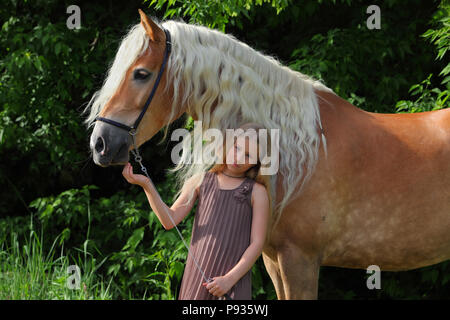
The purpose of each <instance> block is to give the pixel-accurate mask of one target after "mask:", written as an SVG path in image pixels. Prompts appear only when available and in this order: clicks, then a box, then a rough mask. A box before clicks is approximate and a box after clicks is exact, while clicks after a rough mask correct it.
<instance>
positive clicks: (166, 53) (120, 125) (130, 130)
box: [95, 28, 172, 136]
mask: <svg viewBox="0 0 450 320" xmlns="http://www.w3.org/2000/svg"><path fill="white" fill-rule="evenodd" d="M163 30H164V33H165V34H166V48H165V49H164V58H163V62H162V64H161V68H160V69H159V72H158V76H157V78H156V80H155V84H154V85H153V88H152V91H151V92H150V94H149V96H148V98H147V101H146V102H145V105H144V108H143V109H142V111H141V113H140V114H139V117H138V118H137V119H136V121H135V122H134V124H133V125H132V126H131V127H130V126H128V125H126V124H123V123H120V122H117V121H115V120H111V119H107V118H103V117H96V118H95V120H96V121H102V122H105V123H108V124H111V125H113V126H116V127H118V128H120V129H123V130H126V131H128V133H130V135H132V136H134V135H135V134H136V131H137V128H138V126H139V123H140V122H141V120H142V118H143V117H144V115H145V113H146V112H147V109H148V107H149V106H150V103H151V102H152V100H153V97H154V96H155V92H156V89H158V85H159V83H160V82H161V77H162V74H163V73H164V69H165V67H166V64H167V60H168V59H169V54H170V52H171V50H172V42H171V38H170V32H169V31H168V30H166V29H164V28H163Z"/></svg>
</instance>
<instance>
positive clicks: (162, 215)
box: [122, 163, 198, 230]
mask: <svg viewBox="0 0 450 320" xmlns="http://www.w3.org/2000/svg"><path fill="white" fill-rule="evenodd" d="M122 174H123V176H124V177H125V179H126V180H127V181H128V182H129V183H132V184H137V185H139V186H141V187H142V188H143V189H144V192H145V195H146V196H147V200H148V202H149V204H150V207H151V208H152V210H153V212H155V214H156V216H157V217H158V219H159V221H160V222H161V224H162V226H163V227H164V229H166V230H170V229H172V228H173V227H174V225H173V223H172V221H171V220H170V218H169V217H168V216H167V215H168V214H170V215H171V216H172V219H173V220H174V222H175V225H177V224H178V223H180V222H181V221H182V220H183V219H184V218H185V217H186V216H187V215H188V213H189V212H190V211H191V209H192V207H193V206H194V203H195V200H196V199H197V196H198V188H196V189H195V194H194V197H193V198H192V199H191V201H190V202H189V203H188V204H187V205H182V204H183V203H184V202H186V200H187V197H188V190H190V189H192V186H191V184H192V180H187V181H186V183H185V184H184V186H183V189H182V190H183V191H182V192H181V194H180V196H179V197H178V198H177V200H176V201H175V202H174V204H173V205H172V207H170V208H169V207H168V206H167V205H166V204H165V203H164V201H163V200H162V199H161V196H160V195H159V193H158V190H156V187H155V185H154V184H153V181H152V180H151V179H148V178H147V177H146V176H144V175H141V174H134V173H133V167H132V166H131V165H130V164H129V163H128V164H126V165H125V167H124V168H123V171H122Z"/></svg>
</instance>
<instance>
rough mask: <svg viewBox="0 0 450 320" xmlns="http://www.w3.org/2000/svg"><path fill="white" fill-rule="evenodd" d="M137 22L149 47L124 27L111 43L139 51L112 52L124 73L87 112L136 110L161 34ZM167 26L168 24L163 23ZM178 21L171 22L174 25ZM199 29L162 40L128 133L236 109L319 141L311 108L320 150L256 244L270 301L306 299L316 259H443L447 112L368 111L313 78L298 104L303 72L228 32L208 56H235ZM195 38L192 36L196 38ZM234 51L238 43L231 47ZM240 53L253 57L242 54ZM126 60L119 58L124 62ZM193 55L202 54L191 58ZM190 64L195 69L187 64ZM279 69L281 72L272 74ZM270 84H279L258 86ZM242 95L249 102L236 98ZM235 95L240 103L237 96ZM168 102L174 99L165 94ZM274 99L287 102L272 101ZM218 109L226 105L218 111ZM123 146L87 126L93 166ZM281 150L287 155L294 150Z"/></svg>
mask: <svg viewBox="0 0 450 320" xmlns="http://www.w3.org/2000/svg"><path fill="white" fill-rule="evenodd" d="M141 24H142V26H143V28H144V29H145V33H146V37H148V38H149V44H148V47H149V48H147V47H146V46H145V41H143V40H144V38H143V37H144V36H143V35H142V34H141V35H139V34H138V36H136V35H135V34H134V33H133V34H131V36H130V39H131V40H130V41H129V42H128V43H127V45H125V46H124V47H123V48H124V49H123V50H127V49H126V48H128V46H129V45H130V43H132V42H133V41H135V40H134V39H135V38H136V39H138V40H139V39H140V40H139V41H140V42H142V43H143V44H142V45H141V47H142V49H139V50H141V51H140V52H139V51H136V52H135V53H134V55H135V57H136V61H135V62H132V61H131V60H132V59H131V58H129V53H128V52H126V51H123V52H122V53H121V55H122V57H119V58H117V59H116V62H115V63H114V64H113V66H112V69H111V70H112V71H111V72H110V74H112V75H113V76H114V72H115V70H116V71H117V70H119V71H120V70H121V72H122V73H123V74H124V75H125V76H124V79H125V80H124V81H122V82H120V81H119V80H120V77H117V78H115V77H113V76H111V77H110V78H108V80H107V81H106V82H105V85H104V88H105V89H104V90H103V89H102V91H101V92H100V94H99V95H98V96H97V99H96V100H95V102H94V104H93V105H94V107H93V108H92V110H91V115H90V119H91V121H92V119H94V118H95V117H96V116H97V115H100V116H102V117H108V118H111V119H114V120H115V121H120V122H121V123H125V124H127V125H131V124H132V123H133V122H134V121H135V119H136V117H137V116H138V115H139V112H140V110H141V109H142V105H144V102H145V100H146V98H147V94H148V92H149V91H150V90H151V88H152V85H153V82H154V80H153V79H154V78H152V77H151V76H150V75H151V74H152V73H153V74H156V73H157V71H158V68H159V66H160V65H161V61H162V56H163V51H164V41H165V38H166V37H165V35H164V32H163V31H162V30H161V29H160V28H159V27H158V26H157V25H156V24H155V23H154V22H153V21H151V20H150V19H148V18H147V17H146V16H145V14H144V13H142V12H141ZM171 27H172V28H175V27H176V26H174V25H173V24H172V25H171ZM177 28H178V27H177ZM179 28H180V32H181V31H182V30H181V29H182V28H185V27H184V26H180V27H179ZM192 28H193V27H192ZM175 31H178V30H175ZM138 32H141V31H139V30H138ZM202 32H204V34H203V35H201V34H200V33H198V34H196V33H195V30H193V29H189V30H188V32H187V33H185V34H184V35H183V36H180V35H179V34H178V35H177V34H175V41H178V42H175V43H174V46H173V48H174V51H175V54H174V51H172V57H171V58H172V60H174V59H179V60H182V61H172V62H171V63H172V64H173V66H172V69H170V68H169V70H168V71H167V72H166V73H165V74H164V75H163V77H162V79H161V85H160V88H159V89H158V91H157V93H156V95H155V99H153V102H152V106H151V107H150V109H149V111H148V112H147V113H146V114H145V116H144V118H143V121H142V125H141V126H140V129H139V132H138V134H137V135H136V140H137V144H138V145H140V144H142V143H143V142H144V141H147V140H149V139H150V138H151V137H152V136H154V135H155V134H156V133H157V132H158V131H159V130H160V129H161V128H163V127H164V126H165V125H167V124H169V123H170V122H171V121H173V120H174V119H176V118H178V117H180V116H181V115H182V114H183V113H184V112H187V113H188V114H190V115H191V116H192V117H193V118H194V119H198V118H201V119H203V120H208V119H210V118H211V119H212V120H211V121H212V122H211V123H209V125H211V124H215V125H222V129H223V126H224V122H222V121H228V120H230V121H231V122H228V123H225V126H228V125H229V124H230V123H231V124H235V123H238V121H237V117H238V115H239V116H241V115H242V114H245V115H246V118H247V120H249V121H256V122H258V121H259V122H261V123H269V124H270V125H273V123H275V122H277V121H278V123H277V126H278V127H281V129H282V132H281V135H283V134H285V135H287V134H292V135H296V134H297V131H298V132H300V131H301V135H300V136H302V137H307V138H308V141H320V140H318V139H316V138H317V136H319V134H316V133H315V132H314V131H315V130H316V127H315V126H313V125H315V124H311V123H308V122H305V121H304V120H305V119H314V118H317V117H318V115H316V113H318V114H320V120H321V125H322V128H323V130H324V134H325V136H326V141H327V156H326V154H325V152H324V149H323V147H324V145H323V144H320V146H319V150H318V157H317V162H316V166H315V168H314V171H313V172H312V175H311V176H310V179H309V180H307V183H306V184H304V186H303V189H299V190H301V191H302V192H301V193H300V195H299V196H298V197H296V198H295V197H294V198H293V200H292V201H291V202H290V203H289V204H288V205H287V206H286V207H285V208H284V210H283V211H282V214H281V215H280V219H279V222H278V224H276V227H275V228H274V230H273V232H272V234H271V237H270V242H268V243H267V245H266V246H265V248H264V251H263V259H264V263H265V265H266V268H267V271H268V272H269V275H270V277H271V279H272V281H273V283H274V285H275V289H276V293H277V296H278V298H279V299H302V298H316V297H317V291H318V275H319V269H320V266H338V267H346V268H364V269H365V268H367V267H368V266H370V265H378V266H379V267H380V269H381V270H382V271H383V270H392V271H394V270H409V269H414V268H419V267H423V266H427V265H431V264H435V263H438V262H441V261H444V260H447V259H449V258H450V110H448V109H446V110H440V111H433V112H425V113H417V114H377V113H369V112H365V111H362V110H360V109H358V108H356V107H354V106H353V105H351V104H350V103H348V102H347V101H345V100H343V99H341V98H339V97H338V96H336V95H335V94H334V93H332V92H331V90H329V91H327V90H326V87H324V89H323V90H319V89H320V87H321V86H320V85H317V86H316V85H315V84H314V91H313V92H315V94H316V95H317V97H318V100H317V101H318V107H317V108H318V112H317V108H316V107H315V106H314V104H307V103H303V104H298V103H299V101H300V102H302V101H306V100H308V99H309V100H308V101H312V102H314V101H315V100H314V99H311V95H310V92H312V91H310V90H311V86H312V85H310V84H306V81H305V83H303V82H302V81H303V80H302V79H304V77H303V76H300V75H297V74H293V73H292V71H289V70H286V69H282V68H281V67H280V66H278V65H276V64H274V63H272V62H271V61H270V60H265V58H262V57H260V56H258V57H257V56H256V53H254V52H253V51H251V50H248V48H247V47H245V46H243V45H239V46H240V47H239V48H238V47H234V48H233V47H232V46H233V45H234V43H233V41H234V40H233V41H230V40H229V39H225V40H226V43H225V44H223V47H222V48H221V49H220V50H217V49H216V48H214V47H212V50H211V54H216V55H222V56H220V57H221V59H226V56H225V55H224V50H230V53H229V54H230V55H233V54H235V55H236V56H235V57H232V59H231V60H230V61H229V62H228V63H222V60H218V59H217V57H214V56H212V55H209V54H207V55H204V56H203V57H202V56H201V54H202V50H206V49H207V47H201V46H202V45H205V42H206V41H211V43H210V44H208V47H211V46H214V45H218V43H220V42H219V39H216V37H217V38H219V36H218V35H215V34H212V32H211V34H209V33H208V32H205V31H202ZM191 35H193V36H192V38H191V40H190V41H192V42H194V41H197V43H196V44H195V45H196V46H197V48H200V49H197V50H198V51H196V52H195V53H194V54H191V55H190V56H188V58H189V59H190V60H188V58H186V55H187V52H189V51H188V49H186V50H185V48H184V47H183V46H182V45H183V44H182V43H181V42H183V41H187V40H186V39H185V37H187V36H191ZM200 36H201V37H203V40H198V39H199V38H200ZM134 37H135V38H134ZM221 41H224V40H223V39H222V40H221ZM189 45H190V46H186V47H187V48H189V50H194V48H196V47H195V46H193V45H191V44H189ZM177 46H178V47H177ZM227 46H229V47H230V48H231V49H228V47H227ZM238 49H239V50H240V51H236V50H238ZM177 50H178V51H177ZM183 50H184V51H183ZM120 52H121V51H120V49H119V53H120ZM236 52H239V54H236ZM118 55H119V54H118ZM183 55H185V56H183ZM245 55H253V56H252V57H251V59H248V60H246V58H245ZM174 57H177V58H174ZM124 59H125V60H124ZM126 59H129V60H130V61H129V64H128V65H127V64H125V66H124V63H123V61H126ZM201 59H204V61H203V62H202V63H199V62H198V61H200V60H201ZM214 59H215V60H214ZM233 59H234V60H233ZM255 59H259V60H258V61H259V62H258V63H260V64H259V65H250V64H251V63H253V62H254V61H256V60H255ZM209 60H211V61H213V60H214V61H215V62H216V67H218V71H217V72H215V71H214V70H211V69H208V66H206V65H205V64H207V63H208V62H209ZM238 62H239V63H242V66H241V67H238V66H236V67H234V66H233V65H232V63H238ZM196 63H197V65H196V67H197V68H199V69H200V70H194V71H195V72H192V70H193V69H194V65H195V64H196ZM211 64H212V63H211ZM246 64H247V65H246ZM230 66H232V67H233V68H231V69H230V68H229V67H230ZM182 68H186V70H187V71H186V72H185V73H184V74H183V73H181V75H180V76H179V79H178V80H173V81H174V83H169V81H168V79H171V78H169V77H168V75H167V73H168V72H169V71H170V70H175V71H179V70H181V69H182ZM201 68H203V69H201ZM226 68H229V69H226ZM269 68H270V69H269ZM264 69H268V70H269V71H270V72H267V70H266V71H264ZM136 70H147V71H145V74H147V75H149V76H148V80H142V79H140V80H139V79H133V75H134V74H136ZM200 71H201V72H200ZM240 72H242V73H240ZM245 72H246V73H245ZM220 73H223V74H220ZM199 75H200V76H202V77H203V78H201V77H200V76H199ZM195 76H196V77H197V78H194V77H195ZM225 76H229V78H225V79H222V80H220V81H223V82H222V83H221V82H218V81H217V79H216V78H217V77H222V78H224V77H225ZM241 76H242V77H241ZM190 77H193V79H197V82H198V83H193V81H194V80H191V78H190ZM271 77H272V78H271ZM284 78H286V79H289V81H286V82H285V83H281V84H280V82H282V81H284V80H283V79H284ZM183 81H184V82H183ZM241 85H242V86H246V87H245V88H246V89H245V90H241V89H242V88H241V87H240V86H241ZM276 85H279V87H277V88H273V91H274V92H269V91H270V89H272V87H275V86H276ZM161 88H162V89H161ZM293 88H300V90H301V93H298V96H295V94H296V93H295V92H294V91H293ZM219 89H220V90H219ZM187 90H191V91H193V92H195V90H198V91H196V92H197V93H196V94H192V95H191V97H190V98H189V99H188V100H189V101H190V103H191V106H190V107H188V106H187V103H186V100H183V99H181V97H182V96H183V91H187ZM214 90H216V91H214ZM223 90H227V91H226V95H225V96H219V94H220V93H221V92H222V91H223ZM233 90H234V91H233ZM283 90H284V91H283ZM235 91H237V92H235ZM174 92H175V93H174ZM252 94H253V96H254V101H246V100H245V99H246V98H247V97H248V96H251V95H252ZM264 94H267V100H266V99H265V98H266V97H264V99H261V95H264ZM282 94H284V95H286V97H288V98H285V97H283V96H282ZM233 95H235V97H234V96H233ZM174 96H175V97H177V98H174ZM277 97H278V98H277ZM231 98H233V99H235V100H233V99H231ZM195 99H197V100H195ZM224 99H225V100H226V99H228V100H226V101H225V102H226V103H227V106H226V108H225V107H224V106H223V105H220V103H222V102H223V101H224ZM240 99H243V100H245V101H242V103H241V102H240ZM277 99H278V100H277ZM178 100H180V103H177V104H174V101H178ZM267 101H270V102H267ZM312 102H311V103H312ZM174 105H176V108H175V107H174ZM205 105H206V106H207V107H205ZM285 105H288V106H289V108H290V109H289V108H286V109H282V108H284V107H285ZM171 107H172V108H171ZM238 107H239V108H241V110H237V111H240V113H238V112H234V111H235V110H233V108H238ZM244 108H247V109H246V110H243V109H244ZM270 108H275V110H271V109H270ZM300 108H302V109H301V110H300ZM216 109H217V110H216ZM224 109H226V110H224ZM227 110H228V112H230V113H226V112H227ZM230 110H231V111H230ZM258 112H259V113H258ZM283 112H285V113H286V114H288V116H286V117H287V118H288V119H282V121H284V122H288V121H291V123H289V128H286V127H285V126H284V127H283V126H282V125H281V120H280V118H279V117H280V114H281V116H283V115H282V113H283ZM169 114H170V115H169ZM268 116H271V117H272V118H271V119H270V121H266V120H267V117H268ZM258 117H259V118H258ZM277 117H278V118H277ZM292 119H293V120H292ZM295 121H298V123H297V122H295ZM301 121H303V122H301ZM294 122H295V123H294ZM310 122H313V120H310ZM207 124H208V122H207ZM308 126H309V127H308ZM213 127H214V126H213ZM305 128H306V129H305ZM308 128H313V130H310V129H308ZM289 130H291V131H289ZM302 130H303V131H302ZM308 130H309V131H308ZM317 130H318V128H317ZM311 132H312V133H313V134H311ZM286 141H287V142H286ZM305 141H306V140H305ZM291 142H292V143H296V142H298V140H285V141H284V142H283V145H282V147H284V148H285V149H283V150H282V151H283V152H284V154H283V152H282V153H281V154H280V157H283V155H285V153H286V152H290V151H292V149H293V148H297V147H298V144H291ZM300 142H301V141H300ZM130 148H132V145H131V139H130V136H129V135H128V133H127V132H126V131H124V130H122V129H120V128H115V127H113V126H111V125H109V124H107V123H96V124H95V128H94V131H93V132H92V136H91V149H92V152H93V157H94V161H95V162H96V163H97V164H99V165H102V166H107V165H114V164H116V165H117V164H119V165H120V164H124V163H126V162H127V161H128V159H129V158H128V150H129V149H130ZM309 149H311V150H312V147H311V148H309ZM293 151H296V150H293ZM311 154H313V153H311ZM292 155H295V156H296V157H297V154H296V153H295V152H293V153H292ZM305 155H308V153H302V154H301V157H302V158H304V156H305ZM285 158H286V157H285ZM295 159H300V157H298V158H295ZM281 164H282V165H283V164H284V167H282V168H281V169H287V170H285V171H283V170H281V172H285V173H286V172H287V173H291V175H292V171H293V170H294V169H298V168H295V166H297V167H303V166H304V165H305V163H304V162H303V164H302V163H300V160H298V163H292V162H289V163H288V165H289V166H286V163H283V161H281ZM290 178H292V176H291V177H290ZM286 181H292V180H288V179H286V177H285V176H284V175H282V174H281V173H279V174H278V175H277V179H276V180H274V182H276V183H277V184H276V189H277V192H276V200H277V202H279V201H281V199H283V198H285V194H284V193H285V192H286V189H285V188H282V186H286ZM299 186H300V185H299ZM299 186H297V185H292V186H291V187H294V188H297V187H299ZM361 281H363V279H362V280H361Z"/></svg>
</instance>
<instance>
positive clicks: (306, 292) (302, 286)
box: [278, 246, 320, 300]
mask: <svg viewBox="0 0 450 320" xmlns="http://www.w3.org/2000/svg"><path fill="white" fill-rule="evenodd" d="M278 262H279V266H280V274H281V279H282V282H283V289H284V290H283V291H284V298H283V299H286V300H300V299H317V293H318V287H319V270H320V262H319V259H318V257H310V256H307V255H305V254H304V253H303V252H302V251H301V250H300V249H299V248H298V247H295V246H287V247H284V248H283V249H282V250H280V251H279V252H278Z"/></svg>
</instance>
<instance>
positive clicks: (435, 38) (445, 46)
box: [396, 1, 450, 112]
mask: <svg viewBox="0 0 450 320" xmlns="http://www.w3.org/2000/svg"><path fill="white" fill-rule="evenodd" d="M432 20H433V24H435V25H436V29H429V30H427V31H426V32H425V33H424V34H423V35H422V36H423V37H424V38H428V39H429V41H430V42H431V43H433V44H434V45H435V46H436V47H437V50H438V54H437V57H436V59H438V60H442V59H443V58H444V56H445V54H446V53H447V51H448V50H449V49H450V4H449V3H445V2H444V1H443V2H441V4H440V8H439V10H438V11H436V13H435V14H434V15H433V19H432ZM432 76H433V74H430V75H429V76H428V77H427V79H425V80H423V81H422V82H420V83H419V84H415V85H413V86H412V87H411V88H410V89H409V92H410V93H411V95H412V96H417V99H416V100H414V101H411V100H401V101H398V102H397V105H396V110H397V112H423V111H431V110H439V109H442V108H445V107H448V101H449V98H450V62H449V63H447V65H446V66H445V67H444V68H443V69H442V71H441V72H440V73H439V76H442V77H443V80H442V81H441V85H442V87H444V86H445V89H444V90H442V89H441V88H439V87H434V88H433V87H432V83H431V77H432Z"/></svg>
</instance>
